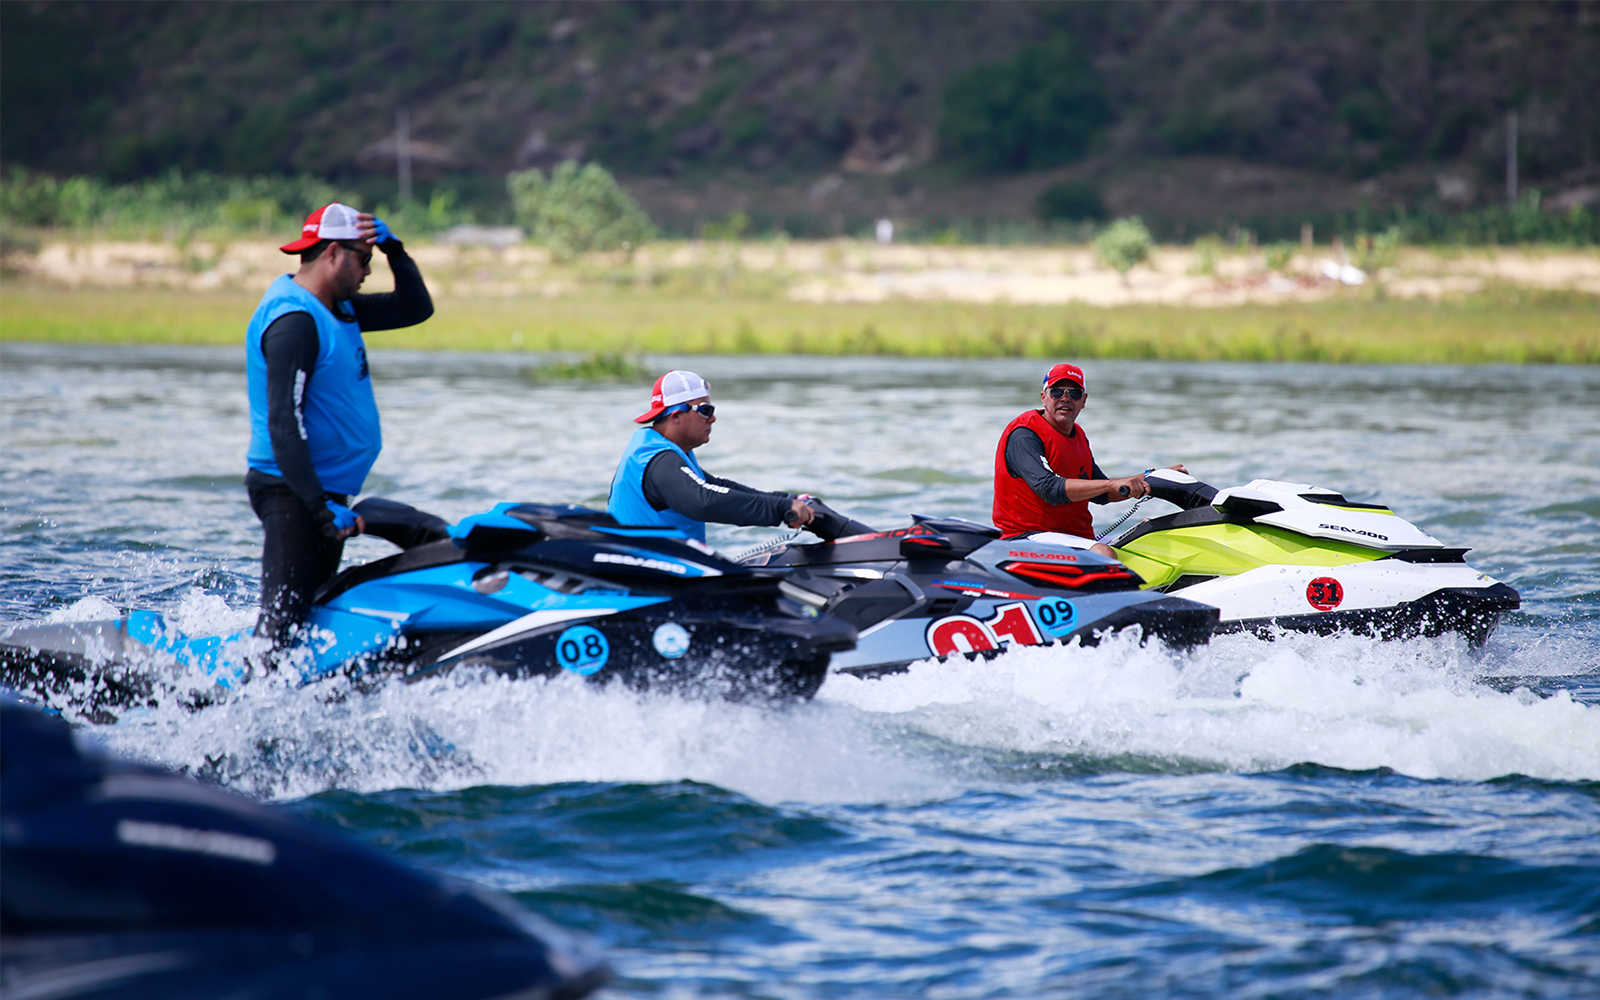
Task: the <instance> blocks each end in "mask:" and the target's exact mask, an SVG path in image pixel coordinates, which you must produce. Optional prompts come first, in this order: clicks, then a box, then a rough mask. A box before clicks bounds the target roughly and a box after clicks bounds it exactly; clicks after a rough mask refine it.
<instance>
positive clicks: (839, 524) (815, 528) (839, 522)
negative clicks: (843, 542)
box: [806, 497, 877, 542]
mask: <svg viewBox="0 0 1600 1000" xmlns="http://www.w3.org/2000/svg"><path fill="white" fill-rule="evenodd" d="M806 503H808V504H810V506H811V509H812V510H813V511H814V512H815V513H816V517H815V518H814V519H813V520H812V522H811V523H810V524H808V525H806V530H807V531H809V532H811V533H812V534H813V535H816V536H817V537H818V538H820V539H822V540H823V541H825V542H831V541H833V540H834V539H836V538H847V537H849V536H851V535H870V534H873V533H874V532H875V531H876V530H877V529H875V528H873V527H872V526H871V525H867V524H862V523H861V522H860V521H857V520H854V519H852V518H849V517H846V516H845V515H843V514H841V513H839V512H838V511H836V510H834V509H833V508H832V507H829V506H828V505H827V504H825V503H823V502H822V501H821V500H818V499H816V498H815V497H813V498H812V499H810V500H807V501H806Z"/></svg>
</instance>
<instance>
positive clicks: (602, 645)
mask: <svg viewBox="0 0 1600 1000" xmlns="http://www.w3.org/2000/svg"><path fill="white" fill-rule="evenodd" d="M610 658H611V644H610V643H609V642H606V637H605V636H604V635H602V634H601V632H600V630H599V629H597V628H592V627H590V626H588V625H575V626H573V627H572V628H569V629H567V630H566V631H565V632H563V633H561V635H560V637H559V638H557V639H556V662H557V663H559V664H561V669H562V670H570V671H572V672H573V673H575V674H582V675H583V676H585V677H587V676H589V675H590V674H592V673H595V672H597V671H598V670H599V669H600V668H601V667H603V666H605V665H606V661H607V660H609V659H610Z"/></svg>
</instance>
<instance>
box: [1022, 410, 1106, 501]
mask: <svg viewBox="0 0 1600 1000" xmlns="http://www.w3.org/2000/svg"><path fill="white" fill-rule="evenodd" d="M1006 471H1007V472H1009V473H1011V474H1012V475H1013V476H1021V477H1022V480H1023V482H1025V483H1027V484H1028V487H1029V488H1030V489H1032V490H1033V492H1034V493H1036V494H1038V496H1039V499H1041V500H1043V501H1044V502H1045V503H1047V504H1051V505H1054V506H1060V505H1061V504H1064V503H1071V502H1072V501H1070V500H1068V499H1067V483H1066V480H1065V479H1063V478H1061V476H1059V475H1057V474H1056V471H1055V470H1054V469H1052V468H1050V460H1049V459H1048V458H1047V457H1045V453H1044V441H1042V440H1041V439H1040V438H1039V435H1038V434H1035V433H1034V432H1033V431H1032V430H1030V429H1029V428H1027V427H1018V428H1017V429H1016V430H1014V431H1012V432H1011V436H1010V437H1008V438H1006ZM1089 478H1090V479H1109V478H1110V477H1109V476H1107V475H1106V474H1105V473H1104V472H1101V471H1100V465H1099V463H1098V462H1097V463H1094V466H1093V469H1092V474H1091V475H1090V476H1089ZM1090 502H1091V503H1107V502H1109V501H1108V499H1107V497H1106V496H1105V495H1104V494H1102V495H1100V496H1097V497H1090Z"/></svg>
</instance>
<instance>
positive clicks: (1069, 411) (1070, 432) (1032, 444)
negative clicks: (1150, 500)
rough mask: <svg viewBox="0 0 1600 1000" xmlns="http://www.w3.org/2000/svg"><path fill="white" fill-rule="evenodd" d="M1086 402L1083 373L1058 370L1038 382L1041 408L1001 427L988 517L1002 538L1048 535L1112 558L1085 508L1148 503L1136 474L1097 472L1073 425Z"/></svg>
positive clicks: (1073, 369) (1083, 438) (1080, 430)
mask: <svg viewBox="0 0 1600 1000" xmlns="http://www.w3.org/2000/svg"><path fill="white" fill-rule="evenodd" d="M1088 400H1089V393H1088V390H1087V389H1085V388H1084V378H1083V369H1081V368H1079V367H1078V366H1077V365H1069V364H1059V365H1056V366H1055V367H1053V368H1051V369H1050V371H1049V372H1047V373H1046V374H1045V377H1044V388H1043V389H1041V390H1040V392H1039V401H1040V402H1041V403H1043V404H1044V405H1043V407H1042V408H1041V409H1037V410H1029V411H1027V412H1026V413H1023V414H1022V415H1020V416H1018V417H1017V418H1016V419H1015V420H1013V421H1011V423H1009V424H1007V425H1006V429H1005V433H1003V434H1001V435H1000V444H999V446H998V447H996V448H995V453H994V510H993V517H994V523H995V527H997V528H999V529H1000V531H1001V532H1002V537H1005V538H1021V537H1023V536H1026V535H1032V534H1036V533H1040V532H1052V533H1054V534H1057V535H1065V536H1069V537H1066V538H1055V539H1052V540H1053V541H1057V542H1061V543H1063V544H1069V545H1078V546H1079V547H1080V548H1088V549H1092V550H1094V551H1095V552H1098V553H1100V554H1101V555H1103V556H1111V557H1112V558H1115V557H1116V553H1115V552H1113V551H1111V547H1110V546H1109V545H1102V544H1101V543H1099V542H1097V541H1095V540H1094V519H1093V518H1092V517H1091V516H1090V514H1089V504H1090V503H1102V504H1103V503H1111V502H1113V501H1116V500H1123V499H1126V498H1128V497H1143V496H1149V495H1150V486H1149V484H1148V483H1146V482H1145V479H1144V475H1143V474H1140V475H1137V476H1125V477H1123V478H1121V479H1111V478H1108V477H1107V476H1106V474H1105V473H1104V472H1102V471H1100V466H1099V465H1097V464H1096V463H1095V460H1094V453H1093V452H1092V451H1090V449H1089V436H1088V434H1086V433H1085V432H1084V430H1083V428H1082V427H1079V426H1078V425H1077V421H1078V414H1080V413H1082V412H1083V407H1084V405H1085V404H1086V403H1087V402H1088ZM1168 468H1171V469H1176V470H1178V471H1179V472H1187V471H1188V470H1187V469H1185V468H1184V467H1183V466H1181V465H1172V466H1168Z"/></svg>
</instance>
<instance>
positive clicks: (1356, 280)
mask: <svg viewBox="0 0 1600 1000" xmlns="http://www.w3.org/2000/svg"><path fill="white" fill-rule="evenodd" d="M1321 266H1322V276H1323V277H1324V278H1332V279H1333V280H1334V281H1338V282H1342V283H1344V284H1346V285H1364V284H1366V283H1367V272H1365V271H1363V270H1361V268H1359V267H1352V266H1350V265H1349V264H1339V263H1336V262H1334V261H1331V260H1324V261H1323V262H1322V265H1321Z"/></svg>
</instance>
